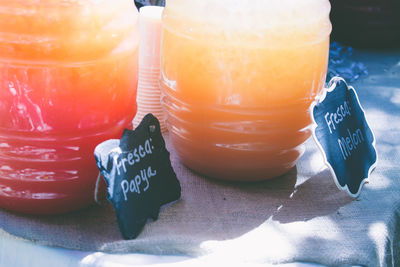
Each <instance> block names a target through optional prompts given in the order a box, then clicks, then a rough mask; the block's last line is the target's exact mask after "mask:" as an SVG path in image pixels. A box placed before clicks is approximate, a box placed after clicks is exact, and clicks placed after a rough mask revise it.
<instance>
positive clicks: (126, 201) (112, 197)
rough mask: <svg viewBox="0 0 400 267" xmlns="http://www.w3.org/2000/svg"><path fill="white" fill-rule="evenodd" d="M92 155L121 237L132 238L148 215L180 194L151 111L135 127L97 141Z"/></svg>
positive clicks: (179, 188) (151, 214)
mask: <svg viewBox="0 0 400 267" xmlns="http://www.w3.org/2000/svg"><path fill="white" fill-rule="evenodd" d="M94 155H95V159H96V163H97V167H98V168H99V170H100V173H101V175H102V176H103V177H104V179H105V181H106V183H107V198H108V200H109V201H110V202H111V203H112V204H113V206H114V209H115V213H116V216H117V220H118V226H119V229H120V231H121V234H122V236H123V237H124V238H125V239H134V238H136V237H137V236H138V235H139V233H140V232H141V230H142V229H143V227H144V226H145V224H146V222H147V220H148V219H150V218H151V219H153V220H156V219H157V218H158V214H159V210H160V207H161V206H162V205H164V204H167V203H170V202H173V201H175V200H178V199H179V198H180V196H181V186H180V184H179V181H178V179H177V178H176V174H175V172H174V170H173V168H172V166H171V161H170V158H169V152H168V151H167V149H166V148H165V142H164V139H163V137H162V134H161V131H160V123H159V121H158V120H157V118H156V117H154V116H153V115H152V114H148V115H146V116H145V117H144V118H143V120H142V122H141V123H140V124H139V126H138V127H137V128H136V129H135V130H133V131H132V130H128V129H125V131H124V133H123V136H122V138H121V139H120V140H118V139H111V140H107V141H105V142H103V143H101V144H99V145H98V146H97V147H96V148H95V151H94Z"/></svg>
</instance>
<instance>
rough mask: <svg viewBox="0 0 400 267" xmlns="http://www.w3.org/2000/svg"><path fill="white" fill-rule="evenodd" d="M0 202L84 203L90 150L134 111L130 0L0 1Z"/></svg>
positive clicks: (92, 172)
mask: <svg viewBox="0 0 400 267" xmlns="http://www.w3.org/2000/svg"><path fill="white" fill-rule="evenodd" d="M0 13H1V14H0V207H2V208H5V209H9V210H14V211H19V212H24V213H61V212H67V211H71V210H74V209H78V208H81V207H85V206H88V205H90V204H91V203H92V202H93V200H94V189H95V184H96V179H97V176H98V171H97V168H96V164H95V160H94V156H93V152H94V148H95V146H96V145H97V144H99V143H100V142H102V141H104V140H107V139H110V138H119V137H120V136H121V135H122V132H123V129H124V128H127V127H130V126H131V121H132V118H133V116H134V115H135V112H136V100H135V99H136V86H137V51H138V37H137V36H138V33H137V31H138V30H137V14H138V12H137V9H136V7H135V6H134V3H133V1H131V0H114V1H109V0H97V1H94V0H79V1H78V0H62V1H61V0H60V1H54V0H41V1H33V0H12V1H10V0H0Z"/></svg>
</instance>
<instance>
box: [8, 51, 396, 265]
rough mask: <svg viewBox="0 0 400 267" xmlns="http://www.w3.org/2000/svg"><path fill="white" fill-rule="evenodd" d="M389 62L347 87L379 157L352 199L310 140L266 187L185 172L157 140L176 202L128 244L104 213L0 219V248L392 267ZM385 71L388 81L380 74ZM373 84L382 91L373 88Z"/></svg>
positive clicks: (105, 209)
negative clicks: (4, 244)
mask: <svg viewBox="0 0 400 267" xmlns="http://www.w3.org/2000/svg"><path fill="white" fill-rule="evenodd" d="M361 55H362V54H361ZM368 55H370V54H368ZM396 55H397V54H396ZM398 55H399V56H398V57H397V58H392V57H390V58H389V57H387V58H386V61H385V62H384V63H381V62H378V61H373V63H371V64H370V65H369V66H368V67H369V70H370V75H369V76H368V77H367V78H365V79H363V80H361V81H359V82H358V83H355V84H353V85H354V86H355V87H356V89H357V91H358V94H359V96H360V100H361V104H362V105H363V107H364V108H365V110H366V112H367V117H368V119H369V122H370V125H371V128H372V129H373V131H374V132H375V135H376V139H377V150H378V154H379V160H378V167H377V169H376V170H375V171H374V172H373V174H372V176H371V179H370V182H369V183H368V184H366V185H365V186H364V188H363V191H362V193H361V195H360V197H359V198H358V199H352V198H350V197H349V196H347V194H346V193H345V192H343V191H340V190H339V189H337V187H336V186H335V184H334V181H333V179H332V177H331V175H330V173H329V171H328V170H327V168H326V167H325V166H324V164H323V162H322V156H321V154H320V152H319V150H318V149H317V147H316V145H315V143H314V141H313V140H312V139H310V140H309V141H308V142H307V144H306V148H307V150H306V153H305V154H304V156H303V157H302V158H301V159H300V161H299V162H298V164H297V166H296V168H294V169H292V170H291V171H290V172H289V173H287V174H286V175H284V176H282V177H279V178H276V179H274V180H269V181H265V182H257V183H230V182H221V181H216V180H210V179H207V178H204V177H202V176H200V175H197V174H195V173H193V172H191V171H190V170H188V169H187V168H186V167H184V166H183V165H182V164H181V163H180V162H179V160H178V158H177V157H176V155H175V153H174V150H173V148H172V147H170V144H169V139H168V135H166V136H165V139H166V142H167V147H168V149H169V150H170V152H171V160H172V164H173V167H174V169H175V171H176V173H177V176H178V179H179V180H180V183H181V185H182V198H181V199H180V200H179V201H178V202H176V203H174V204H172V205H168V206H166V207H163V209H162V211H161V213H160V216H159V219H158V220H157V221H155V222H150V223H148V224H147V225H146V226H145V228H144V230H143V232H142V233H141V234H140V236H139V237H138V238H137V239H135V240H129V241H126V240H123V239H122V238H121V235H120V233H119V231H118V227H117V223H116V219H115V215H114V211H113V209H112V207H111V206H110V205H106V206H102V207H100V206H93V207H90V208H88V209H85V210H82V211H77V212H74V213H70V214H65V215H57V216H26V215H18V214H14V213H10V212H7V211H0V227H1V228H0V238H22V239H26V240H30V241H32V242H35V243H38V244H44V245H49V246H57V247H64V248H69V249H77V250H85V251H105V252H111V253H129V252H145V253H151V254H184V255H191V256H201V255H207V256H210V255H211V256H212V255H218V256H226V258H227V259H228V258H229V259H230V260H234V261H235V260H237V261H246V262H257V263H261V262H262V263H263V262H268V263H283V262H293V261H306V262H317V263H321V264H326V265H345V264H346V265H353V264H354V265H356V264H358V265H365V266H399V265H400V232H399V231H400V220H399V219H400V193H399V192H400V190H399V189H400V167H399V162H400V161H399V160H400V100H399V99H400V75H399V74H400V66H399V64H397V65H396V62H400V53H398ZM375 62H376V63H375ZM384 64H385V65H384ZM384 67H385V68H386V69H387V68H388V69H389V71H390V73H391V74H390V75H387V73H386V72H385V73H383V72H384ZM383 75H384V76H383ZM382 77H385V81H383V80H379V79H382ZM382 84H384V85H385V86H383V85H382Z"/></svg>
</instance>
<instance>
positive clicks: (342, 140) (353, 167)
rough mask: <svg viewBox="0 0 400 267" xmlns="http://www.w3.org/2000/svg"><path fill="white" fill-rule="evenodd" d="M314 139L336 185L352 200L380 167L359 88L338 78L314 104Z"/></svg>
mask: <svg viewBox="0 0 400 267" xmlns="http://www.w3.org/2000/svg"><path fill="white" fill-rule="evenodd" d="M311 117H312V119H313V124H314V129H313V136H314V139H315V141H316V142H317V144H318V146H319V148H320V149H321V151H322V153H323V155H324V158H325V162H326V164H327V165H328V166H329V169H330V170H331V172H332V175H333V177H334V179H335V182H336V185H337V186H338V187H339V188H340V189H342V190H347V192H348V193H349V194H350V195H351V196H352V197H357V196H358V195H359V194H360V191H361V188H362V186H363V184H364V183H365V182H366V181H367V180H368V177H369V175H370V174H371V172H372V170H373V169H374V168H375V166H376V162H377V153H376V149H375V138H374V134H373V133H372V130H371V129H370V127H369V126H368V123H367V120H366V117H365V113H364V110H363V109H362V107H361V105H360V102H359V100H358V96H357V93H356V91H355V89H354V88H353V87H351V86H348V85H347V83H346V82H345V80H344V79H342V78H339V77H334V78H332V79H331V81H330V82H329V86H328V88H326V89H324V92H323V95H322V96H321V98H319V99H317V100H316V101H315V102H314V103H313V104H312V105H311Z"/></svg>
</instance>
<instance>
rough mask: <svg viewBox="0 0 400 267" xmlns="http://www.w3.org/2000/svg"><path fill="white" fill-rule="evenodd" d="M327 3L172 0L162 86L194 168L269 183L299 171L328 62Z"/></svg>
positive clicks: (178, 146)
mask: <svg viewBox="0 0 400 267" xmlns="http://www.w3.org/2000/svg"><path fill="white" fill-rule="evenodd" d="M329 11H330V4H329V1H328V0H305V1H293V0H254V1H239V0H220V1H204V0H194V1H185V0H168V1H167V3H166V7H165V10H164V13H163V19H162V24H163V26H162V27H163V29H162V45H161V51H162V60H161V65H162V67H161V68H162V82H161V83H162V92H163V99H162V102H163V106H164V109H165V115H166V118H167V119H166V121H167V125H168V129H169V132H170V139H171V142H172V144H173V146H174V148H175V150H176V152H177V154H178V156H179V158H180V160H181V161H182V162H183V163H184V164H185V165H186V166H187V167H189V168H191V169H192V170H194V171H196V172H199V173H202V174H205V175H207V176H210V177H213V178H219V179H227V180H243V181H250V180H262V179H268V178H272V177H276V176H279V175H281V174H284V173H285V172H287V171H288V170H290V169H291V168H292V167H293V166H294V165H295V164H296V161H297V160H298V158H299V157H300V156H301V154H302V152H303V150H304V149H303V147H304V146H303V143H304V142H305V141H306V140H307V139H308V138H309V137H310V134H311V131H310V123H311V120H310V115H309V112H308V107H309V106H310V104H311V102H312V101H313V100H314V98H315V96H316V95H317V94H318V93H319V92H320V90H321V89H322V87H323V85H324V82H325V76H326V70H327V63H328V54H329V34H330V31H331V24H330V21H329Z"/></svg>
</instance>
